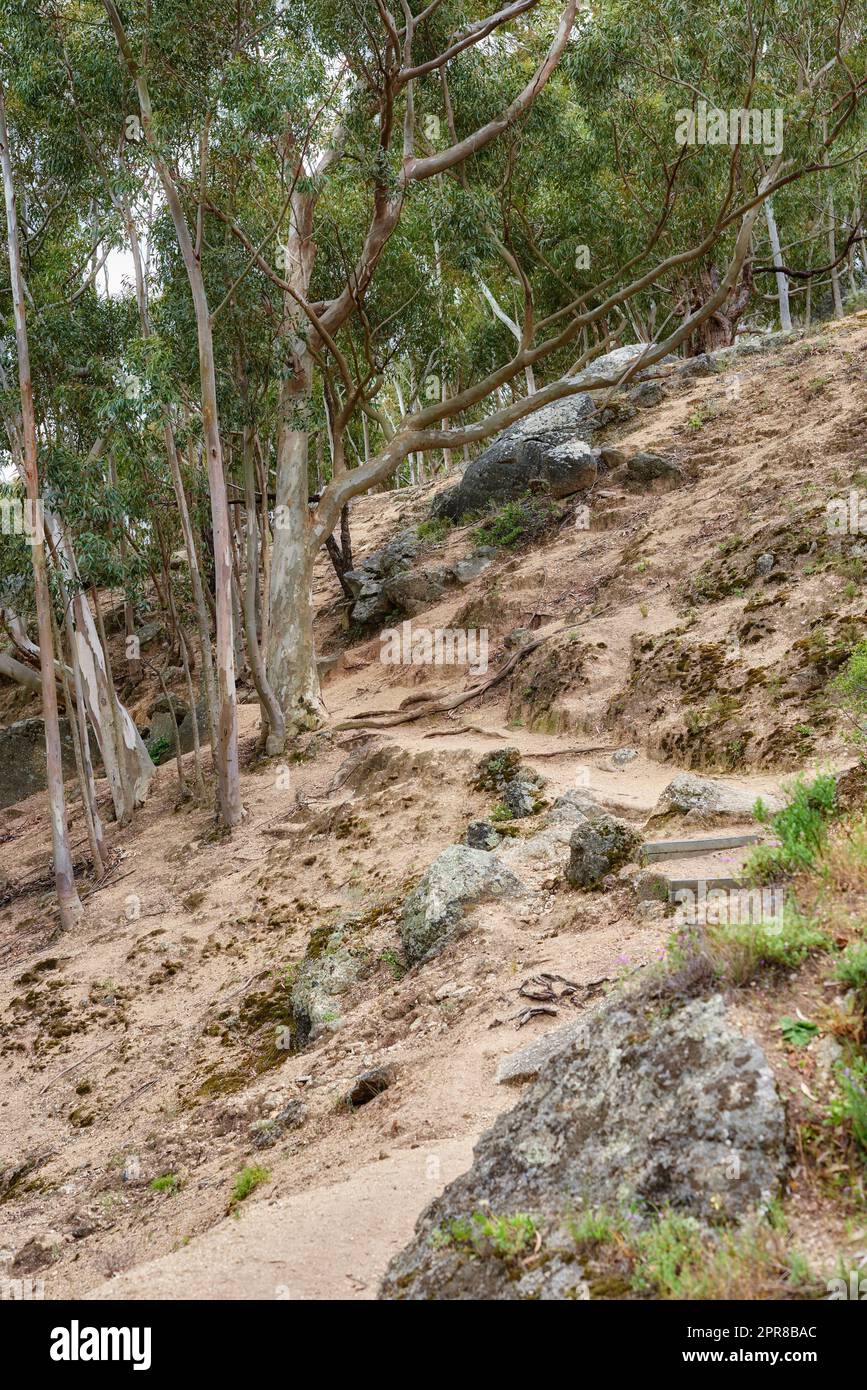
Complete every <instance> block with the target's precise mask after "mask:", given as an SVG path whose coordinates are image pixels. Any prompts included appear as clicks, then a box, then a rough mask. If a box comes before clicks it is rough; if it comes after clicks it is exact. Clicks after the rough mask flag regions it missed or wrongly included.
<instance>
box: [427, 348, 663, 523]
mask: <svg viewBox="0 0 867 1390" xmlns="http://www.w3.org/2000/svg"><path fill="white" fill-rule="evenodd" d="M643 351H644V345H643V344H639V343H632V344H629V345H627V346H626V347H621V348H615V350H614V351H613V352H607V353H605V354H604V355H603V356H601V357H597V358H596V360H595V362H591V364H590V366H589V367H585V368H584V370H583V371H581V372H579V373H578V374H577V375H576V376H573V377H568V378H566V379H565V380H567V381H568V382H569V385H570V386H571V387H572V389H573V394H572V395H569V396H564V397H563V398H562V399H561V400H558V401H551V402H550V404H548V405H543V406H542V407H541V408H540V409H539V410H537V411H535V412H534V413H533V414H532V415H527V416H525V417H524V419H523V420H518V421H517V422H516V423H515V424H514V425H510V426H509V428H508V429H507V430H504V431H503V433H502V434H500V435H498V436H497V438H496V439H495V440H494V442H493V444H491V445H490V446H489V447H488V448H487V449H485V451H484V452H483V453H481V454H480V455H479V456H478V458H475V459H473V461H472V463H471V464H469V466H468V467H467V468H466V469H465V471H464V474H463V477H462V478H461V481H460V482H459V483H458V485H457V487H453V488H450V489H449V490H448V491H447V492H444V493H441V494H440V496H439V497H438V498H437V499H436V501H435V502H434V504H433V507H432V508H431V515H432V516H435V517H449V518H450V519H451V520H452V521H460V520H461V519H462V518H463V517H464V516H470V515H473V514H474V513H479V512H484V511H487V510H488V509H489V508H490V507H501V506H503V505H504V504H505V503H506V502H510V501H513V500H514V499H515V498H516V497H521V496H523V495H524V494H525V493H526V492H531V491H537V492H547V493H548V494H549V495H550V496H552V497H569V496H571V495H572V494H573V493H575V492H582V491H584V490H585V489H587V488H589V487H592V485H593V483H594V482H595V480H596V477H597V474H598V473H600V472H603V471H604V469H605V464H604V462H603V459H602V456H601V454H600V453H599V452H598V451H597V450H595V449H592V448H591V447H590V445H589V441H590V439H591V438H592V435H593V434H594V432H595V431H596V430H598V429H600V428H601V427H602V426H603V425H605V424H607V423H608V421H609V419H610V418H611V416H612V412H611V411H610V410H603V411H598V410H597V408H596V404H595V400H594V397H593V396H592V395H591V394H590V393H589V392H588V391H586V390H581V389H580V388H581V387H588V386H592V385H593V384H594V383H595V382H602V381H616V379H617V378H618V377H619V376H620V375H621V374H622V373H623V372H624V371H625V369H626V368H627V367H628V366H629V364H630V362H633V361H634V360H635V358H636V357H638V356H640V355H641V353H642V352H643Z"/></svg>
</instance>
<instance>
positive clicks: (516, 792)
mask: <svg viewBox="0 0 867 1390" xmlns="http://www.w3.org/2000/svg"><path fill="white" fill-rule="evenodd" d="M475 785H476V788H477V789H478V790H479V791H487V792H492V793H493V794H494V795H495V796H496V797H498V798H499V804H500V808H501V812H502V819H503V820H506V819H512V820H520V819H522V818H523V817H524V816H532V815H535V814H536V812H537V811H540V810H541V809H542V807H543V806H544V805H545V800H544V797H543V795H542V789H543V787H544V786H545V778H544V777H542V776H541V774H540V773H538V772H534V771H533V769H532V768H529V767H524V766H523V765H522V763H521V753H520V750H519V749H517V748H502V749H500V750H498V751H497V752H496V753H486V754H485V756H484V757H483V758H482V759H481V761H480V763H479V768H478V776H477V777H476V783H475Z"/></svg>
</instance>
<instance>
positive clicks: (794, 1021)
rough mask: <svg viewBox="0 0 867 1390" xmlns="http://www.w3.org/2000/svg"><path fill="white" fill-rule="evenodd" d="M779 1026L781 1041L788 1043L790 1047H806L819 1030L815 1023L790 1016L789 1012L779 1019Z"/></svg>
mask: <svg viewBox="0 0 867 1390" xmlns="http://www.w3.org/2000/svg"><path fill="white" fill-rule="evenodd" d="M779 1028H780V1033H781V1034H782V1037H783V1042H786V1043H788V1044H789V1046H790V1047H806V1046H807V1044H808V1043H811V1042H812V1041H813V1039H814V1038H815V1037H816V1036H817V1034H818V1032H819V1025H818V1024H817V1023H809V1022H808V1021H807V1020H806V1019H803V1018H792V1017H791V1016H790V1015H789V1014H786V1015H785V1016H784V1017H783V1018H781V1019H780V1023H779Z"/></svg>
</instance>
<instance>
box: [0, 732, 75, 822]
mask: <svg viewBox="0 0 867 1390" xmlns="http://www.w3.org/2000/svg"><path fill="white" fill-rule="evenodd" d="M60 742H61V750H62V754H63V775H64V777H66V778H68V777H74V776H75V753H74V751H73V747H72V738H71V736H70V732H69V724H68V723H67V721H66V720H65V719H61V721H60ZM91 752H92V755H93V758H94V762H95V763H98V762H99V749H98V748H97V747H96V742H95V740H94V739H91ZM45 787H46V773H45V725H44V724H43V722H42V720H41V719H20V720H19V721H18V722H17V723H16V724H10V725H8V727H7V728H5V729H0V809H2V808H3V807H4V806H14V805H15V803H16V801H23V800H24V799H25V798H26V797H28V796H32V795H33V794H34V792H43V791H45Z"/></svg>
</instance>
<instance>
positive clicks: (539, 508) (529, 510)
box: [473, 497, 557, 550]
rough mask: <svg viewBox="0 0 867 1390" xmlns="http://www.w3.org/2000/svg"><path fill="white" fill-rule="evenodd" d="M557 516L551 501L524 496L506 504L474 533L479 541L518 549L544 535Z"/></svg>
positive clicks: (503, 548)
mask: <svg viewBox="0 0 867 1390" xmlns="http://www.w3.org/2000/svg"><path fill="white" fill-rule="evenodd" d="M556 516H557V510H556V508H555V507H553V506H552V505H551V503H550V502H546V501H539V500H537V499H536V498H535V497H525V498H521V499H520V500H519V501H517V502H507V503H506V505H505V506H504V507H503V508H502V509H501V510H500V511H499V512H497V513H496V515H494V516H492V517H491V518H490V519H489V520H488V521H486V522H485V523H484V524H483V525H482V526H479V527H478V528H477V529H476V531H475V532H474V533H473V536H474V539H475V541H476V542H477V543H478V544H479V545H493V546H498V547H499V548H500V549H501V550H516V549H517V548H518V547H519V546H522V545H528V544H529V543H530V541H533V540H535V539H537V537H539V536H541V535H542V534H543V533H544V532H545V531H546V530H547V529H548V528H549V526H550V525H551V524H552V522H553V520H554V519H555V517H556Z"/></svg>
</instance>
